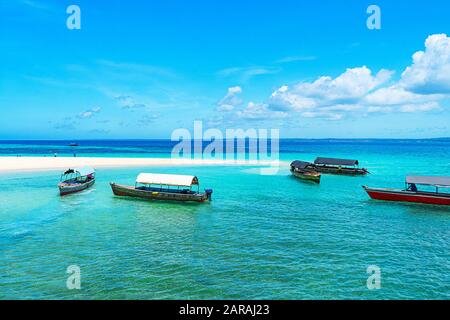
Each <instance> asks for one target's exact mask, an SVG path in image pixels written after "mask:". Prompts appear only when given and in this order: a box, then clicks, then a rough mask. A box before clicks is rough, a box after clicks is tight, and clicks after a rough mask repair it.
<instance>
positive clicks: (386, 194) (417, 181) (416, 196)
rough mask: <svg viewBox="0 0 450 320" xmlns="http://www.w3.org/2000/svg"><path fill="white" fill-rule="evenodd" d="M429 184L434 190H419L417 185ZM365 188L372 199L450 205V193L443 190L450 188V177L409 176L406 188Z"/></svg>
mask: <svg viewBox="0 0 450 320" xmlns="http://www.w3.org/2000/svg"><path fill="white" fill-rule="evenodd" d="M418 185H419V186H428V187H431V188H432V189H434V190H433V191H419V190H418V188H417V186H418ZM363 188H364V190H365V191H366V192H367V194H368V195H369V196H370V197H371V198H372V199H377V200H386V201H405V202H417V203H426V204H439V205H450V193H449V192H441V189H445V188H446V189H449V190H450V177H438V176H408V177H406V181H405V189H403V190H400V189H386V188H369V187H366V186H363Z"/></svg>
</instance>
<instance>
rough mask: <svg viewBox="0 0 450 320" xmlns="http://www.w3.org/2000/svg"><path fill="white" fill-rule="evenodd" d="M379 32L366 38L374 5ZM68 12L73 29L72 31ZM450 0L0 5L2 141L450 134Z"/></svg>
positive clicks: (81, 0) (28, 0)
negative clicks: (209, 132) (237, 133)
mask: <svg viewBox="0 0 450 320" xmlns="http://www.w3.org/2000/svg"><path fill="white" fill-rule="evenodd" d="M373 4H374V5H377V6H378V7H379V8H380V12H381V13H380V26H381V29H369V28H368V26H367V20H368V18H369V17H370V16H371V14H372V12H371V13H367V9H368V7H369V6H370V5H373ZM70 5H77V6H78V7H79V8H80V20H79V21H80V29H69V28H68V26H67V20H68V19H69V22H73V20H72V19H71V18H70V16H71V14H72V12H70V13H69V14H68V13H67V12H66V10H67V8H68V7H69V6H70ZM449 10H450V3H449V2H447V1H441V0H428V1H404V0H397V1H389V0H388V1H385V0H383V1H381V0H371V1H364V0H345V1H344V0H341V1H337V0H335V1H328V0H322V1H301V0H292V1H286V0H277V1H274V0H271V1H269V0H259V1H256V0H246V1H242V0H240V1H237V0H226V1H225V0H224V1H221V0H217V1H193V0H191V1H189V0H184V1H181V0H176V1H175V0H165V1H163V0H152V1H139V0H128V1H124V0H122V1H118V0H109V1H100V0H99V1H89V0H67V1H66V0H48V1H44V0H0V15H1V18H0V61H1V68H0V139H155V138H158V139H160V138H161V139H170V137H171V134H172V132H173V131H174V130H176V129H178V128H187V129H189V130H192V128H193V123H194V120H199V121H203V127H204V129H205V130H206V129H207V128H218V129H220V130H224V131H225V130H226V129H228V128H242V129H249V128H262V129H272V128H274V129H279V130H280V136H281V137H284V138H435V137H450V121H449V120H450V98H449V97H450V38H449V36H450V20H449V19H448V12H449Z"/></svg>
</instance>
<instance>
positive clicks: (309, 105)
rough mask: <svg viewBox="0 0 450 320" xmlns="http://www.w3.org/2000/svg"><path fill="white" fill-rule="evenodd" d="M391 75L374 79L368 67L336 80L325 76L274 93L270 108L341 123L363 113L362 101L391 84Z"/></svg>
mask: <svg viewBox="0 0 450 320" xmlns="http://www.w3.org/2000/svg"><path fill="white" fill-rule="evenodd" d="M392 74H393V72H392V71H389V70H384V69H382V70H380V71H379V72H378V73H377V74H375V75H372V72H371V70H370V69H369V68H367V67H366V66H363V67H360V68H351V69H347V70H346V71H345V72H344V73H342V74H341V75H339V76H338V77H336V78H332V77H329V76H323V77H320V78H318V79H317V80H315V81H313V82H302V83H299V84H297V85H294V86H293V87H292V88H289V87H288V86H282V87H280V88H279V89H278V90H276V91H275V92H274V93H272V95H271V97H270V99H269V106H270V108H271V109H272V110H275V111H280V110H281V111H293V112H298V113H299V114H300V115H301V116H303V117H321V118H328V119H333V120H337V119H341V118H342V117H343V114H344V113H346V112H351V111H354V110H356V109H361V106H360V104H359V102H360V100H361V99H363V98H364V97H365V96H366V95H367V94H368V93H370V92H371V91H372V90H374V89H376V88H377V87H379V86H380V85H382V84H385V83H386V82H387V81H388V80H390V78H391V76H392Z"/></svg>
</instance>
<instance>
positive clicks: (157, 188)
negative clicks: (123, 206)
mask: <svg viewBox="0 0 450 320" xmlns="http://www.w3.org/2000/svg"><path fill="white" fill-rule="evenodd" d="M110 185H111V189H112V191H113V193H114V195H116V196H124V197H134V198H141V199H147V200H165V201H194V202H205V201H207V200H211V195H212V190H211V189H205V192H200V185H199V182H198V178H197V177H195V176H186V175H173V174H152V173H141V174H140V175H139V176H138V177H137V179H136V184H135V185H134V186H126V185H120V184H117V183H113V182H112V183H110ZM193 186H197V188H196V189H197V190H192V187H193Z"/></svg>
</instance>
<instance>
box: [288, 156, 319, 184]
mask: <svg viewBox="0 0 450 320" xmlns="http://www.w3.org/2000/svg"><path fill="white" fill-rule="evenodd" d="M291 172H292V174H293V175H294V176H295V177H297V178H299V179H302V180H307V181H312V182H315V183H320V176H321V174H320V173H319V172H317V171H315V170H314V166H313V164H312V163H310V162H305V161H299V160H296V161H293V162H292V163H291Z"/></svg>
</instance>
